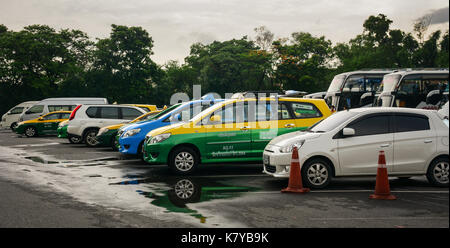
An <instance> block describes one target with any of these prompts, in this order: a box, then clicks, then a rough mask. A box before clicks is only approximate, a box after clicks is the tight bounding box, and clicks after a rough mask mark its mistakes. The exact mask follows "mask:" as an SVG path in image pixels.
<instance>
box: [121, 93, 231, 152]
mask: <svg viewBox="0 0 450 248" xmlns="http://www.w3.org/2000/svg"><path fill="white" fill-rule="evenodd" d="M221 101H223V100H221V99H216V100H196V101H190V102H186V103H182V104H175V105H173V106H171V107H169V108H168V109H166V110H165V111H163V112H161V113H159V114H158V115H157V116H155V118H154V119H152V120H149V121H144V122H139V123H134V124H130V125H127V126H124V127H123V128H121V129H120V130H119V132H118V134H117V139H118V141H119V151H120V152H121V153H123V154H130V155H142V154H141V153H142V145H143V143H144V140H145V135H146V134H147V133H148V132H150V131H152V130H153V129H156V128H159V127H164V126H167V125H170V124H171V123H172V121H173V120H174V118H175V117H176V118H178V117H181V116H182V115H184V117H185V120H189V119H191V118H192V117H194V116H195V115H196V114H198V113H200V112H201V111H202V110H204V109H206V108H208V107H210V106H211V105H212V104H214V103H217V102H221ZM196 106H198V107H199V108H198V110H195V107H196Z"/></svg>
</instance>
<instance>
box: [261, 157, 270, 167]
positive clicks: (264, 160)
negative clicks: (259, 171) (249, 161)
mask: <svg viewBox="0 0 450 248" xmlns="http://www.w3.org/2000/svg"><path fill="white" fill-rule="evenodd" d="M269 161H270V159H269V156H268V155H264V156H263V163H264V164H266V165H269V164H270V162H269Z"/></svg>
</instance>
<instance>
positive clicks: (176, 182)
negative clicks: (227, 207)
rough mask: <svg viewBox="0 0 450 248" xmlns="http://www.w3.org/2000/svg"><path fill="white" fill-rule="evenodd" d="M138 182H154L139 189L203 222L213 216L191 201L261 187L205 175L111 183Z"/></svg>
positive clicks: (161, 204) (169, 208) (154, 202)
mask: <svg viewBox="0 0 450 248" xmlns="http://www.w3.org/2000/svg"><path fill="white" fill-rule="evenodd" d="M158 183H159V184H160V183H164V184H165V185H167V186H168V187H156V189H155V184H158ZM138 184H141V185H142V184H150V185H148V186H149V189H150V191H144V190H137V191H136V192H137V193H139V194H140V195H143V196H144V197H147V198H150V199H152V202H151V204H152V205H154V206H158V207H161V208H164V209H166V211H165V212H166V213H183V214H186V215H189V216H191V217H193V218H196V219H198V221H199V222H200V223H206V222H207V219H208V218H209V217H207V216H204V215H203V214H202V213H200V212H199V211H197V210H194V209H191V208H189V207H188V204H194V203H200V202H209V201H214V200H221V199H232V198H236V197H240V196H242V195H244V194H245V193H247V192H255V191H258V190H259V189H258V188H254V187H247V186H234V185H228V184H226V183H224V182H219V181H212V180H211V179H205V178H203V179H198V178H196V179H192V178H177V179H171V178H165V180H164V181H162V180H158V179H156V180H155V179H154V178H146V179H137V180H128V181H123V182H118V183H110V185H138ZM167 188H169V190H167ZM212 217H213V216H212Z"/></svg>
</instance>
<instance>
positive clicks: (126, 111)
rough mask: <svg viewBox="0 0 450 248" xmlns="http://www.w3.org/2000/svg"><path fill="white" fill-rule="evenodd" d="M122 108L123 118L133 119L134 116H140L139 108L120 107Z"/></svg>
mask: <svg viewBox="0 0 450 248" xmlns="http://www.w3.org/2000/svg"><path fill="white" fill-rule="evenodd" d="M121 109H122V119H125V120H133V119H136V117H138V116H141V115H142V113H141V112H139V110H137V109H134V108H121Z"/></svg>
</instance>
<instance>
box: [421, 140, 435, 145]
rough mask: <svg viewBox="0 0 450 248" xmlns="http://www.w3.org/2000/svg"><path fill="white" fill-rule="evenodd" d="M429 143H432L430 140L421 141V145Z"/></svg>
mask: <svg viewBox="0 0 450 248" xmlns="http://www.w3.org/2000/svg"><path fill="white" fill-rule="evenodd" d="M431 142H433V141H432V140H424V141H423V143H425V144H428V143H431Z"/></svg>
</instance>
